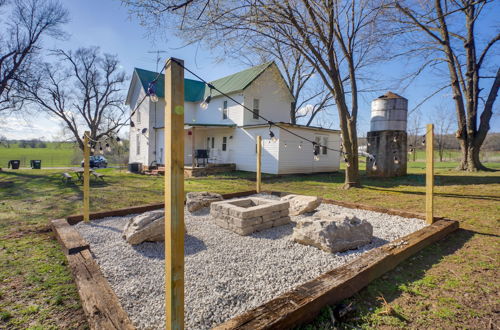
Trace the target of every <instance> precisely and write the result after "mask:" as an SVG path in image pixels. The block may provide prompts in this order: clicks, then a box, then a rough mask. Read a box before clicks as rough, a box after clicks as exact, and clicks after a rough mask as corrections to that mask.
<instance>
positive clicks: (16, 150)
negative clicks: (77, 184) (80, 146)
mask: <svg viewBox="0 0 500 330" xmlns="http://www.w3.org/2000/svg"><path fill="white" fill-rule="evenodd" d="M46 144H47V148H30V147H27V148H20V147H19V146H18V145H16V144H13V145H11V146H10V148H7V147H5V146H0V167H2V168H7V164H8V162H9V160H12V159H15V160H20V161H21V167H30V160H35V159H40V160H41V161H42V166H52V167H53V166H70V165H71V160H72V159H73V156H74V154H75V151H76V150H77V148H76V147H75V145H74V144H73V143H56V142H46Z"/></svg>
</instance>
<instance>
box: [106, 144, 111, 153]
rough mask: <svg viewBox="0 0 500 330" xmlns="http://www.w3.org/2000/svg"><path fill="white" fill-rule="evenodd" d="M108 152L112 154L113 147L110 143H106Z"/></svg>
mask: <svg viewBox="0 0 500 330" xmlns="http://www.w3.org/2000/svg"><path fill="white" fill-rule="evenodd" d="M106 151H107V152H111V146H110V145H109V143H106Z"/></svg>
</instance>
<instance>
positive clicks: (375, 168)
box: [372, 162, 378, 171]
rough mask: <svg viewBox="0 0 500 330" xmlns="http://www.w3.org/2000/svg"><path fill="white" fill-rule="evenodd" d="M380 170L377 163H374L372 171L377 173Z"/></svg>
mask: <svg viewBox="0 0 500 330" xmlns="http://www.w3.org/2000/svg"><path fill="white" fill-rule="evenodd" d="M377 169H378V167H377V162H373V165H372V170H374V171H376V170H377Z"/></svg>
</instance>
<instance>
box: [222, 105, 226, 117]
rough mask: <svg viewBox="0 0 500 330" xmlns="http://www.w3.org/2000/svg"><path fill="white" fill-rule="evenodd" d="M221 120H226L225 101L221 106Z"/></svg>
mask: <svg viewBox="0 0 500 330" xmlns="http://www.w3.org/2000/svg"><path fill="white" fill-rule="evenodd" d="M222 119H227V101H224V103H223V105H222Z"/></svg>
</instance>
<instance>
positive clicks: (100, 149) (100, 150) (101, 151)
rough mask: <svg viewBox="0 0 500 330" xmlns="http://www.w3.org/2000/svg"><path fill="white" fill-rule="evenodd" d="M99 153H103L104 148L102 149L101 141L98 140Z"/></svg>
mask: <svg viewBox="0 0 500 330" xmlns="http://www.w3.org/2000/svg"><path fill="white" fill-rule="evenodd" d="M99 153H100V154H101V155H103V154H104V150H102V144H101V142H99Z"/></svg>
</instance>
